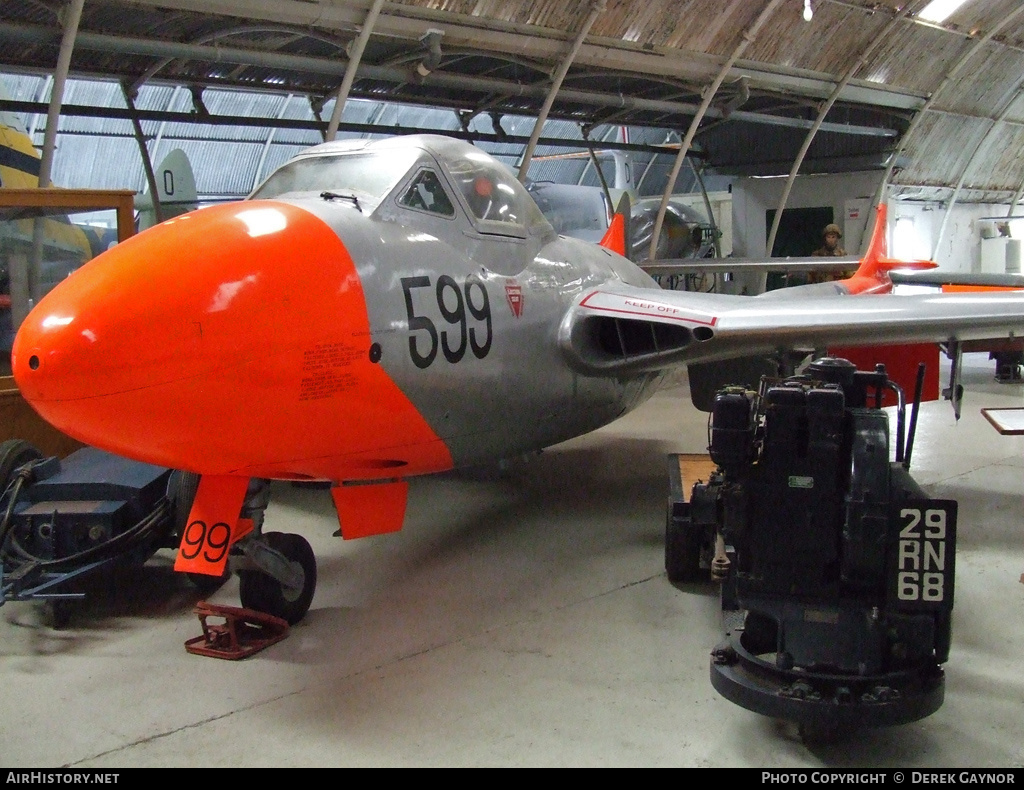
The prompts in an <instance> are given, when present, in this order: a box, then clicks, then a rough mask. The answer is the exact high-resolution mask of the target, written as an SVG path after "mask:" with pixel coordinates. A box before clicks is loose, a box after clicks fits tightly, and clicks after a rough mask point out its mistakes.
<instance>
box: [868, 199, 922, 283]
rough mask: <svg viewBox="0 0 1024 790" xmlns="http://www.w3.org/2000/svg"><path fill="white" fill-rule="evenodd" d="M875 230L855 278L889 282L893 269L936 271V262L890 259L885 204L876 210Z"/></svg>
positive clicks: (881, 204)
mask: <svg viewBox="0 0 1024 790" xmlns="http://www.w3.org/2000/svg"><path fill="white" fill-rule="evenodd" d="M876 212H877V216H876V217H875V229H874V231H873V232H872V234H871V243H870V244H869V245H868V251H867V252H866V253H865V254H864V257H863V258H861V259H860V266H859V267H858V268H857V272H856V273H855V274H854V277H870V278H872V279H875V280H887V279H888V272H890V271H892V270H893V269H935V268H937V267H938V265H939V264H937V263H936V262H935V261H926V260H911V261H904V260H900V259H899V258H890V257H889V256H888V250H887V249H886V244H885V204H884V203H880V204H879V205H878V208H877V209H876Z"/></svg>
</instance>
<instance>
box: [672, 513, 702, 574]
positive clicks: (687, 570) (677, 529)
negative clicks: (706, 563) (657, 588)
mask: <svg viewBox="0 0 1024 790" xmlns="http://www.w3.org/2000/svg"><path fill="white" fill-rule="evenodd" d="M700 551H701V540H700V535H699V534H697V531H696V530H695V529H693V527H692V525H691V524H688V523H686V522H681V521H679V520H678V519H674V518H672V514H671V512H670V513H669V515H668V518H667V520H666V521H665V573H666V574H667V575H668V580H669V581H670V582H672V583H674V584H680V583H683V584H685V583H689V582H696V581H700V579H701V568H700Z"/></svg>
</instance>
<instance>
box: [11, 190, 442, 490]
mask: <svg viewBox="0 0 1024 790" xmlns="http://www.w3.org/2000/svg"><path fill="white" fill-rule="evenodd" d="M372 342H373V339H372V336H371V334H370V326H369V319H368V316H367V311H366V304H365V301H364V297H363V291H362V284H361V282H360V280H359V276H358V273H357V271H356V267H355V264H354V263H353V261H352V259H351V257H350V255H349V253H348V250H347V249H346V248H345V246H344V244H343V243H342V241H341V240H340V239H339V238H338V236H337V235H336V234H335V233H334V231H333V230H332V229H331V228H330V227H329V226H327V225H326V224H325V223H324V222H322V221H321V220H320V219H319V218H317V217H315V216H314V215H312V214H310V213H308V212H306V211H304V210H302V209H300V208H297V207H295V206H292V205H289V204H286V203H279V202H271V201H252V202H243V203H233V204H226V205H223V206H216V207H212V208H207V209H202V210H200V211H197V212H193V213H191V214H187V215H184V216H182V217H178V218H176V219H174V220H171V221H169V222H166V223H163V224H162V225H158V226H156V227H155V228H152V229H151V230H149V231H146V232H144V233H142V234H139V235H138V236H136V237H134V238H133V239H131V240H129V241H127V242H124V243H122V244H120V245H118V246H117V247H115V248H114V249H112V250H111V251H109V252H107V253H105V254H103V255H101V256H99V257H98V258H96V259H95V260H93V261H92V262H90V263H89V264H87V265H86V266H85V267H83V268H82V269H81V270H79V272H77V273H76V274H74V275H73V276H72V277H70V278H69V279H68V280H67V281H65V282H64V283H63V284H61V285H60V286H59V287H58V288H56V289H54V291H53V292H52V293H51V294H50V295H48V296H47V297H46V298H45V299H43V300H42V301H41V302H40V303H39V305H38V306H37V307H36V309H35V310H34V311H33V312H32V313H31V315H30V316H29V318H28V319H26V321H25V323H24V324H23V327H22V329H21V331H20V332H19V334H18V337H17V340H16V343H15V349H14V354H13V364H14V369H15V375H16V377H17V380H18V383H19V386H20V387H21V389H22V392H23V394H24V395H25V396H26V398H27V399H28V400H29V401H30V402H31V403H32V404H33V406H35V408H36V409H37V410H38V411H39V412H40V413H41V414H42V415H43V416H44V417H45V418H46V419H47V420H49V421H50V422H51V423H53V424H54V425H56V426H57V427H58V428H60V429H61V430H64V431H66V432H67V433H69V434H71V435H72V436H75V437H76V438H78V439H80V440H81V441H84V442H86V443H88V444H92V445H94V446H97V447H101V448H103V449H106V450H109V451H111V452H115V453H119V454H122V455H126V456H128V457H132V458H138V459H139V460H144V461H148V462H150V463H155V464H159V465H162V466H169V467H173V468H178V469H187V470H190V471H195V472H200V473H204V474H244V475H252V476H260V477H284V478H293V477H294V478H304V477H310V478H321V479H333V480H341V479H365V478H380V477H385V476H387V477H395V476H399V475H404V474H417V473H422V472H431V471H439V470H443V469H448V468H451V465H452V461H451V456H450V453H449V452H448V450H447V448H446V447H445V445H444V443H443V442H442V441H441V440H440V438H439V437H438V436H437V435H436V434H435V433H434V432H433V431H432V430H431V428H430V426H429V425H427V423H426V422H425V420H423V418H422V417H421V416H420V415H419V413H418V412H417V411H416V409H415V407H414V406H413V404H412V403H411V402H410V401H409V400H408V398H407V397H406V396H405V395H404V393H402V391H401V390H400V389H399V388H398V387H397V385H396V384H395V383H394V382H393V381H392V380H391V378H390V377H389V376H388V375H387V373H386V372H385V371H384V369H383V367H382V365H381V364H375V363H373V362H371V361H370V347H371V344H372ZM33 358H34V360H35V362H36V363H37V369H33V368H32V360H33Z"/></svg>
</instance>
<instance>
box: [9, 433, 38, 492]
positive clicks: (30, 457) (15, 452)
mask: <svg viewBox="0 0 1024 790" xmlns="http://www.w3.org/2000/svg"><path fill="white" fill-rule="evenodd" d="M42 457H43V454H42V453H41V452H39V449H38V448H37V447H36V446H35V445H34V444H32V443H31V442H26V441H25V440H24V439H7V440H6V441H4V442H0V495H2V494H3V493H4V492H6V491H7V486H8V485H10V483H11V479H12V478H13V477H14V473H15V472H16V471H18V469H19V467H22V466H24V465H25V464H27V463H30V462H31V461H38V460H40V459H41V458H42Z"/></svg>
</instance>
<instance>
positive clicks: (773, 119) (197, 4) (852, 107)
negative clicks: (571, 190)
mask: <svg viewBox="0 0 1024 790" xmlns="http://www.w3.org/2000/svg"><path fill="white" fill-rule="evenodd" d="M806 4H808V5H809V7H810V8H811V9H812V11H813V17H812V19H811V20H810V21H805V20H804V18H803V11H804V7H805V0H759V1H758V2H751V0H642V2H641V1H639V0H594V1H593V2H588V1H587V0H580V1H579V2H565V1H564V0H391V1H389V2H381V0H354V1H353V2H343V1H342V0H246V1H245V2H243V1H242V0H86V2H85V4H84V10H83V13H82V17H81V22H80V25H79V27H78V32H77V37H76V39H75V46H74V50H73V53H72V57H71V66H70V68H71V74H72V76H73V77H75V78H78V79H84V78H93V79H99V80H106V81H110V82H108V83H107V85H106V86H105V87H104V86H103V85H102V84H101V85H100V86H99V87H97V86H96V84H95V83H84V82H83V83H78V82H76V83H74V85H73V86H72V88H73V90H72V91H71V92H69V93H68V94H66V95H65V110H64V112H65V115H66V117H65V119H64V120H62V126H61V130H62V133H63V132H65V131H74V130H77V131H78V133H79V134H81V135H93V134H99V135H100V137H98V138H97V139H98V140H99V142H97V141H96V140H94V141H93V142H92V145H93V150H94V153H95V154H96V155H97V156H102V155H103V154H102V149H103V138H102V134H103V133H105V134H106V135H107V136H108V138H110V137H117V136H118V135H120V137H121V138H124V137H125V136H126V134H130V132H126V131H125V130H126V129H127V128H129V124H130V116H131V114H132V113H131V111H130V110H129V109H128V108H127V104H126V102H127V100H126V98H125V96H126V95H127V96H130V97H132V98H133V99H134V104H135V109H136V110H137V112H136V117H137V118H138V119H140V120H141V121H143V122H144V124H145V126H144V133H145V134H146V135H147V137H149V138H150V140H151V141H152V140H153V139H155V138H156V137H157V135H158V134H161V135H163V136H165V137H166V139H168V140H170V139H172V138H174V137H175V135H179V136H180V137H181V138H182V139H186V140H187V139H188V138H189V137H192V138H195V139H197V140H198V139H201V140H203V141H204V145H206V146H207V148H206V154H201V155H200V158H205V157H206V156H207V155H208V157H209V159H210V161H211V162H221V163H224V162H225V161H226V160H225V157H226V156H227V157H228V158H229V159H230V160H231V161H232V162H233V165H234V168H235V170H236V173H235V175H237V176H239V177H240V178H241V179H242V180H243V181H247V182H248V183H249V185H250V186H251V183H252V181H253V179H254V172H256V171H257V170H260V169H262V170H263V171H264V172H265V170H266V169H267V168H268V167H270V166H272V165H273V164H274V161H273V160H274V159H275V158H277V159H284V158H287V155H289V154H290V153H291V152H293V151H294V150H295V146H296V145H308V144H312V143H315V142H318V141H319V140H320V139H321V136H320V133H321V131H322V130H323V129H324V128H325V127H326V124H327V122H328V119H329V118H330V116H331V111H332V108H333V104H334V99H333V97H334V96H335V94H336V93H337V91H338V88H339V85H340V84H341V83H342V81H343V79H344V78H345V74H346V68H347V66H348V64H349V61H350V59H355V58H358V57H359V56H358V54H353V53H357V52H358V49H359V47H360V45H361V43H362V42H361V41H360V40H359V38H358V37H359V34H360V31H361V30H363V29H366V30H367V31H368V36H367V37H366V38H365V49H364V50H363V52H362V55H361V58H360V59H359V62H358V70H357V71H356V72H355V75H354V79H353V80H352V85H351V92H350V94H349V96H350V99H358V100H361V101H351V100H350V101H349V102H347V103H346V105H345V111H344V114H343V116H342V118H341V121H342V123H341V126H340V129H341V132H342V133H343V134H346V133H347V134H365V133H367V132H370V131H374V132H376V131H379V132H382V133H393V132H395V131H412V130H415V131H421V130H445V131H449V132H455V133H461V134H464V135H466V136H469V137H471V138H473V139H475V140H477V141H479V142H482V143H487V144H489V145H490V146H491V149H492V150H494V149H495V147H496V148H497V151H496V152H497V153H499V154H502V153H503V154H505V155H506V157H508V158H509V159H512V160H514V159H515V158H517V157H519V156H521V155H522V152H523V149H524V146H525V143H526V140H527V138H528V137H529V135H530V133H531V132H532V130H533V119H534V118H536V117H537V115H538V113H540V112H542V110H543V109H544V108H545V106H546V104H550V118H551V119H552V120H549V121H548V123H547V124H546V125H545V126H544V131H543V138H544V141H546V142H548V143H551V142H552V141H553V140H552V139H553V138H564V139H569V140H572V141H574V142H573V147H572V148H567V147H566V145H565V144H562V145H548V146H546V147H541V148H539V149H538V154H543V153H553V152H555V151H567V150H580V149H581V147H582V145H581V144H582V141H583V135H584V134H587V135H588V136H589V137H590V139H591V140H595V141H599V142H600V144H601V146H602V147H609V146H615V145H619V146H625V145H626V144H625V143H624V142H623V141H622V138H621V137H620V136H619V135H620V133H619V131H618V130H619V129H620V128H621V127H629V129H630V138H629V139H630V143H629V145H632V146H642V147H644V148H645V150H644V151H637V152H636V153H637V154H638V155H643V156H646V159H644V158H643V156H641V160H640V162H641V166H646V163H647V162H649V161H652V154H651V153H650V151H648V150H646V147H647V146H649V145H653V144H662V143H669V144H671V143H673V142H674V143H676V144H678V142H679V141H680V140H681V139H682V138H683V137H684V136H685V135H686V132H687V129H688V128H689V126H690V123H691V120H692V119H693V117H694V116H695V114H696V113H697V112H698V111H699V109H700V108H701V105H702V102H703V101H704V100H705V97H708V99H709V100H708V106H707V111H706V114H705V116H704V118H703V120H702V123H701V125H700V127H699V130H698V131H697V134H696V136H695V138H694V143H693V147H692V153H693V155H694V159H695V161H697V162H698V163H700V164H702V165H703V166H704V167H705V168H706V169H707V172H709V173H714V172H717V173H721V174H731V175H736V174H761V175H776V174H786V173H788V172H789V171H790V168H791V167H792V165H793V162H794V160H795V159H796V158H797V157H798V156H799V155H800V153H801V149H802V148H803V147H804V146H808V147H807V150H806V158H804V160H803V162H802V164H801V168H800V172H801V173H811V172H840V171H850V170H871V169H883V168H887V167H891V168H892V172H891V182H892V184H893V185H894V186H895V187H897V188H898V189H899V190H902V191H903V192H905V193H908V194H910V193H912V194H914V195H917V196H919V197H935V198H941V197H943V196H947V195H949V194H950V192H951V191H952V190H953V189H955V188H957V187H960V188H961V192H960V196H959V199H960V200H962V201H963V200H976V201H985V202H998V201H1002V202H1006V201H1008V200H1009V199H1010V197H1011V196H1014V195H1016V193H1018V191H1019V190H1020V189H1021V187H1022V185H1024V156H1020V152H1021V151H1022V150H1024V98H1022V94H1024V5H1022V4H1021V3H1020V2H1019V0H968V1H967V2H966V3H965V4H964V5H963V6H961V8H960V9H959V10H957V11H956V12H954V13H953V15H952V16H950V17H949V18H948V19H946V20H945V21H943V22H941V23H934V22H927V21H925V20H924V19H923V18H922V16H921V11H922V9H923V8H924V7H925V6H926V5H927V0H806ZM68 6H69V4H68V3H66V2H64V0H5V2H4V3H3V4H2V6H0V44H2V46H0V70H3V71H8V72H15V73H18V74H21V75H23V78H22V81H21V82H19V85H18V87H17V91H16V92H15V93H16V95H15V97H14V98H15V101H14V102H9V103H8V105H9V106H8V109H14V110H16V111H21V112H28V111H30V110H31V111H38V110H39V108H40V107H41V106H42V104H41V102H42V101H43V100H44V99H45V90H47V89H44V87H43V86H42V83H40V82H39V81H38V80H39V79H41V77H39V76H38V75H47V74H50V73H52V72H53V70H54V67H55V64H56V63H57V57H58V52H59V48H60V43H61V36H62V19H63V17H64V16H65V15H66V11H67V8H68ZM374 12H379V13H378V14H377V15H376V16H375V18H373V19H372V20H371V19H370V17H372V16H373V14H374ZM588 22H592V24H591V26H590V27H589V29H588V30H587V31H586V35H585V36H583V37H581V29H582V28H583V27H585V25H586V24H587V23H588ZM577 45H578V47H577ZM563 71H564V81H563V82H562V83H561V85H560V88H559V89H558V90H557V92H552V90H551V86H552V83H553V82H555V81H557V79H558V77H559V76H560V75H561V74H562V73H563ZM34 75H35V79H36V80H37V81H36V82H31V79H32V77H33V76H34ZM719 80H721V82H720V86H719V87H718V88H717V90H715V89H714V86H715V85H716V84H717V83H718V81H719ZM118 83H123V84H124V85H125V88H126V91H125V93H124V94H122V90H121V87H120V85H119V84H118ZM86 86H91V87H86ZM239 90H242V91H244V92H245V94H244V96H242V95H241V94H239V93H238V92H239ZM75 92H77V95H73V94H74V93H75ZM18 93H20V94H21V95H18ZM90 93H91V94H92V95H86V94H90ZM254 94H255V95H254ZM90 108H91V109H90ZM96 108H106V116H105V120H104V118H99V117H97V116H100V115H102V113H99V112H97V111H96ZM825 109H827V113H826V114H825V115H824V117H823V118H821V117H819V114H820V112H821V111H822V110H825ZM197 121H198V122H200V123H197ZM103 124H107V126H106V127H105V128H104V127H103ZM819 125H820V128H818V127H819ZM200 127H201V128H200ZM812 130H816V134H814V136H813V139H811V138H809V137H808V133H809V132H810V131H812ZM239 141H240V142H239ZM65 145H67V146H68V147H70V143H65ZM151 146H152V142H151ZM229 147H230V148H232V152H231V153H230V154H229V153H228V148H229ZM235 149H237V150H235ZM151 153H154V152H152V150H151ZM189 153H190V156H192V157H193V159H194V158H195V156H196V155H197V154H196V152H195V151H189ZM110 154H111V156H116V155H114V154H113V152H110ZM157 155H158V154H155V153H154V156H157ZM673 156H674V154H672V152H671V151H670V152H669V155H667V156H666V155H664V154H663V155H660V156H658V157H653V161H654V166H653V167H652V168H650V172H649V173H648V175H649V177H650V182H649V187H648V189H647V190H646V191H647V192H654V191H660V189H661V188H662V186H661V185H663V184H664V181H665V178H666V177H667V174H668V170H669V166H670V164H671V160H672V159H673ZM78 158H79V159H80V158H81V157H78ZM194 164H195V166H196V169H197V170H199V169H201V168H202V166H203V164H202V162H195V161H194ZM561 166H562V167H564V168H575V169H576V170H577V171H578V170H580V169H582V168H583V167H584V166H585V164H583V163H580V162H579V161H578V160H575V161H572V163H571V164H565V165H561ZM552 167H553V166H552ZM243 169H244V173H243V172H240V171H241V170H243ZM546 172H551V171H550V169H549V170H547V171H546ZM531 175H533V171H532V170H531ZM255 177H256V178H258V173H257V175H256V176H255ZM545 177H552V178H556V179H558V180H562V179H561V178H559V177H558V176H557V175H556V176H547V175H546V176H545ZM659 181H660V184H661V185H659ZM93 185H95V184H93ZM120 186H124V184H123V183H122V184H120ZM242 186H243V184H240V183H238V184H229V183H225V184H223V191H224V192H225V193H226V194H227V193H236V192H238V191H239V190H241V191H242V192H244V191H245V190H244V189H242Z"/></svg>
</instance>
